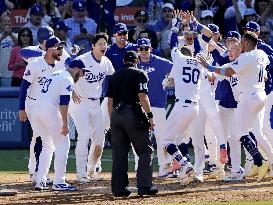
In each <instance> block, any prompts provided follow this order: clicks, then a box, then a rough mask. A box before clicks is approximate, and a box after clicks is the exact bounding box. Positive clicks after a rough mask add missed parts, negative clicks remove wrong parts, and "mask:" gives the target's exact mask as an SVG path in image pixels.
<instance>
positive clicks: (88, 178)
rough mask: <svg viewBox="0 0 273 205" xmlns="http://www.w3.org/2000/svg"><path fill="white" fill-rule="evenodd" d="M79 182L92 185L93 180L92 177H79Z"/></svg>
mask: <svg viewBox="0 0 273 205" xmlns="http://www.w3.org/2000/svg"><path fill="white" fill-rule="evenodd" d="M77 181H78V182H80V183H90V182H91V179H90V177H80V176H77Z"/></svg>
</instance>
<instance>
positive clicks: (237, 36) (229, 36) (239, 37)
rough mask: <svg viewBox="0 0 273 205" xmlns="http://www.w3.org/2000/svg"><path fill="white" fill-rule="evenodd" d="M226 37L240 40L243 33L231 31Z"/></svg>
mask: <svg viewBox="0 0 273 205" xmlns="http://www.w3.org/2000/svg"><path fill="white" fill-rule="evenodd" d="M226 38H237V39H238V40H240V39H241V35H240V34H239V33H238V32H237V31H229V32H228V33H227V35H226Z"/></svg>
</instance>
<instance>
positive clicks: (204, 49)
mask: <svg viewBox="0 0 273 205" xmlns="http://www.w3.org/2000/svg"><path fill="white" fill-rule="evenodd" d="M202 36H203V35H198V36H197V37H194V43H193V44H192V45H188V44H187V43H186V40H185V37H184V36H182V37H180V36H179V37H178V48H179V49H181V48H182V47H183V46H184V47H187V48H189V49H190V50H191V52H192V53H193V54H195V55H196V54H197V53H202V54H203V55H204V56H207V55H208V43H207V42H206V41H204V40H203V38H202Z"/></svg>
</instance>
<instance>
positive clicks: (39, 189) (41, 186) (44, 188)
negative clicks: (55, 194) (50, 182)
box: [35, 182, 49, 191]
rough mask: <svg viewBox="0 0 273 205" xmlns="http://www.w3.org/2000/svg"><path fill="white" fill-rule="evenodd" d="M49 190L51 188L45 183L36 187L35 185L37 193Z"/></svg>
mask: <svg viewBox="0 0 273 205" xmlns="http://www.w3.org/2000/svg"><path fill="white" fill-rule="evenodd" d="M48 189H49V187H48V186H47V185H46V183H44V182H40V183H36V185H35V190H36V191H43V190H48Z"/></svg>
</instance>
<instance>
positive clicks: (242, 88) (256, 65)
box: [229, 49, 270, 94]
mask: <svg viewBox="0 0 273 205" xmlns="http://www.w3.org/2000/svg"><path fill="white" fill-rule="evenodd" d="M269 63H270V62H269V59H268V57H267V55H266V53H265V52H264V51H262V50H257V49H256V50H252V51H249V52H245V53H242V54H241V55H240V56H239V58H238V59H237V60H235V61H234V62H233V63H231V64H230V65H229V66H230V67H231V68H232V69H233V70H234V71H235V72H236V73H237V74H238V78H239V81H238V91H239V92H240V93H246V94H252V93H255V92H257V91H262V90H264V88H265V83H264V77H265V75H266V70H265V68H266V66H267V65H268V64H269Z"/></svg>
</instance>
